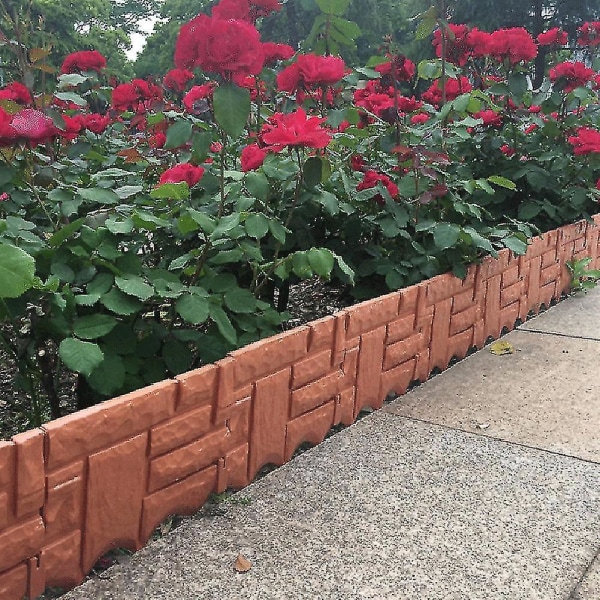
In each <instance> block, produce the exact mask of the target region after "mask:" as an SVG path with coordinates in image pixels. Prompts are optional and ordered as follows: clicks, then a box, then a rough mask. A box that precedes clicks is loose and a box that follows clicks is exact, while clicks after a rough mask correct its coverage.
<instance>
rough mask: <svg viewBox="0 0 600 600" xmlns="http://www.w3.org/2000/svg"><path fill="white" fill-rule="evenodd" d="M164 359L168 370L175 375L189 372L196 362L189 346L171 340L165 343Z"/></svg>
mask: <svg viewBox="0 0 600 600" xmlns="http://www.w3.org/2000/svg"><path fill="white" fill-rule="evenodd" d="M162 357H163V359H164V361H165V364H166V365H167V368H168V369H169V371H171V373H173V374H174V375H179V374H180V373H185V372H186V371H188V370H189V369H190V368H191V366H192V362H193V360H194V355H193V354H192V352H191V350H190V348H189V346H188V345H187V344H184V343H183V342H180V341H178V340H169V341H167V342H165V344H164V346H163V348H162Z"/></svg>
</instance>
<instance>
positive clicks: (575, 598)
mask: <svg viewBox="0 0 600 600" xmlns="http://www.w3.org/2000/svg"><path fill="white" fill-rule="evenodd" d="M597 560H600V548H598V551H597V552H596V554H595V555H594V557H593V558H592V560H591V561H590V562H589V564H588V566H587V567H586V568H585V571H584V572H583V573H582V574H581V577H580V578H579V580H578V581H577V583H576V584H575V587H574V588H573V591H572V592H571V593H570V594H569V596H568V597H567V598H566V600H581V599H578V596H579V589H580V588H581V584H582V583H583V582H584V581H585V578H586V576H587V574H588V573H589V572H590V571H591V570H592V567H593V566H594V563H595V562H596V561H597ZM576 594H577V595H576Z"/></svg>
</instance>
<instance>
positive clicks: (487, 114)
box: [473, 110, 502, 127]
mask: <svg viewBox="0 0 600 600" xmlns="http://www.w3.org/2000/svg"><path fill="white" fill-rule="evenodd" d="M473 117H475V118H476V119H481V120H482V121H483V125H485V126H486V127H502V114H500V113H497V112H496V111H495V110H480V111H479V112H477V113H475V114H474V115H473Z"/></svg>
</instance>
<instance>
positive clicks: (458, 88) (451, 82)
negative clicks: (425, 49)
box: [421, 76, 473, 106]
mask: <svg viewBox="0 0 600 600" xmlns="http://www.w3.org/2000/svg"><path fill="white" fill-rule="evenodd" d="M472 89H473V86H472V85H471V82H470V81H469V80H468V79H467V78H466V77H464V76H461V77H460V78H459V79H447V80H446V100H454V99H456V98H458V97H459V96H460V95H461V94H468V93H469V92H470V91H471V90H472ZM421 97H422V98H423V100H425V102H429V103H430V104H433V105H435V106H439V105H440V104H441V102H442V89H441V87H440V81H439V79H436V80H435V81H434V82H433V83H432V84H431V85H430V86H429V88H428V89H427V90H426V91H425V92H423V94H422V96H421Z"/></svg>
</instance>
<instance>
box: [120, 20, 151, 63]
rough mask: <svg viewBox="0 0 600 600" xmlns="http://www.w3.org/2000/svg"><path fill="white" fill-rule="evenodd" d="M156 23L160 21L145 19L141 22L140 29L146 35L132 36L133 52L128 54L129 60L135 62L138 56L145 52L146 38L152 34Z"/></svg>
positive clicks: (136, 34) (135, 34)
mask: <svg viewBox="0 0 600 600" xmlns="http://www.w3.org/2000/svg"><path fill="white" fill-rule="evenodd" d="M156 21H158V19H156V18H153V19H144V20H143V21H141V22H140V29H141V30H142V31H143V32H144V33H143V34H142V33H133V34H131V50H128V51H127V52H126V54H127V58H128V59H129V60H135V59H136V58H137V56H138V54H139V53H140V52H141V51H142V50H143V48H144V46H145V45H146V37H147V36H148V34H150V33H152V30H153V29H154V24H155V23H156Z"/></svg>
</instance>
